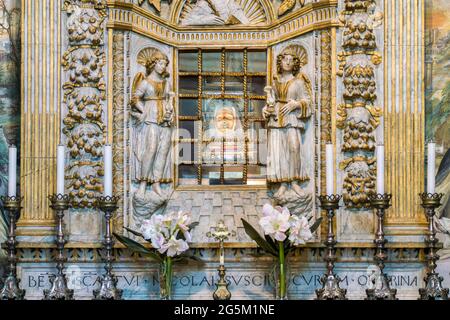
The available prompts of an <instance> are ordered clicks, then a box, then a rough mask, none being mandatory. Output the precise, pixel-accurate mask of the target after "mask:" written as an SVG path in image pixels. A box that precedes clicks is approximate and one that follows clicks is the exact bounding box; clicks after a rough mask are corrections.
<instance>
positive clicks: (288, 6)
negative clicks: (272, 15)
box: [275, 0, 307, 17]
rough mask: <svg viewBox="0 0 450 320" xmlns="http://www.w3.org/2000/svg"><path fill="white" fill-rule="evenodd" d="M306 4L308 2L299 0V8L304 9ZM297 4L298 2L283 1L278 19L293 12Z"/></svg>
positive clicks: (292, 0)
mask: <svg viewBox="0 0 450 320" xmlns="http://www.w3.org/2000/svg"><path fill="white" fill-rule="evenodd" d="M275 2H276V1H275ZM306 2H307V1H306V0H298V8H303V7H304V6H305V3H306ZM296 3H297V0H282V1H281V3H280V5H279V7H278V11H277V14H278V17H282V16H284V15H286V14H287V13H289V12H291V11H293V10H294V8H295V5H296Z"/></svg>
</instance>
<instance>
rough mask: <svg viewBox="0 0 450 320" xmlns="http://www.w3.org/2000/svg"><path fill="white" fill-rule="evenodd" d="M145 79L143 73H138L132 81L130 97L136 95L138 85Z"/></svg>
mask: <svg viewBox="0 0 450 320" xmlns="http://www.w3.org/2000/svg"><path fill="white" fill-rule="evenodd" d="M144 79H145V75H144V73H143V72H138V73H137V74H136V75H135V76H134V79H133V85H132V87H131V95H132V96H134V94H135V93H136V90H137V88H138V87H139V85H140V84H141V82H142V80H144Z"/></svg>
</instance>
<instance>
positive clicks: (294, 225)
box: [289, 215, 312, 245]
mask: <svg viewBox="0 0 450 320" xmlns="http://www.w3.org/2000/svg"><path fill="white" fill-rule="evenodd" d="M290 224H291V228H290V231H289V241H291V242H292V244H293V245H299V244H305V243H306V241H308V240H310V239H311V238H312V233H311V229H310V227H309V224H308V219H306V218H305V217H297V216H294V215H293V216H292V217H291V219H290Z"/></svg>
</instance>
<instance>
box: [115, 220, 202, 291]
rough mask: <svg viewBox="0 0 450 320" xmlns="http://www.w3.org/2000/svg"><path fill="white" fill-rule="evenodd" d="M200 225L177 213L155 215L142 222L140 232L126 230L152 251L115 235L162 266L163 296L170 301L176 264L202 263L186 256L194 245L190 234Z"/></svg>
mask: <svg viewBox="0 0 450 320" xmlns="http://www.w3.org/2000/svg"><path fill="white" fill-rule="evenodd" d="M197 225H198V223H197V222H194V223H192V216H191V214H190V213H187V212H183V211H178V212H170V213H167V214H163V215H156V214H155V215H153V216H152V217H151V218H150V219H148V220H144V221H143V222H142V224H141V227H140V230H139V231H140V232H137V231H134V230H131V229H129V228H125V229H126V230H128V231H129V232H130V233H132V234H134V235H135V236H138V237H141V238H142V239H144V240H146V241H148V242H150V243H151V245H152V249H149V248H147V247H145V246H143V245H142V244H140V243H139V242H136V241H134V240H133V239H130V238H128V237H124V236H122V235H119V234H116V233H114V236H115V237H116V238H117V239H118V240H119V241H120V242H122V243H123V244H124V245H125V246H126V247H127V248H128V249H130V250H131V251H133V252H136V253H139V254H141V255H143V256H147V257H150V258H153V259H155V260H157V261H158V262H159V263H160V271H161V272H160V290H161V292H160V295H161V298H162V299H170V297H171V294H172V282H173V280H172V279H173V263H174V262H177V261H180V260H183V259H192V260H194V261H196V262H199V263H203V262H202V261H201V260H199V259H198V258H196V257H195V256H190V255H187V254H186V252H187V251H188V250H189V244H188V242H190V241H192V236H191V233H190V231H191V230H192V229H193V228H194V227H195V226H197Z"/></svg>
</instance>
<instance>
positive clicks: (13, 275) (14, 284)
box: [0, 197, 25, 300]
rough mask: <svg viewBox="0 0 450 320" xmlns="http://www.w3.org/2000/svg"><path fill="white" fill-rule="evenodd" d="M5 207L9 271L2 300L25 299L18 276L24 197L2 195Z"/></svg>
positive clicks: (1, 293)
mask: <svg viewBox="0 0 450 320" xmlns="http://www.w3.org/2000/svg"><path fill="white" fill-rule="evenodd" d="M2 202H3V207H4V208H5V210H6V211H7V212H8V219H9V221H8V222H9V231H8V240H7V241H6V242H5V243H6V246H7V252H8V263H9V272H8V275H7V277H6V279H5V281H4V284H3V288H2V289H1V290H0V300H24V298H25V290H22V289H21V288H20V287H19V284H20V279H18V278H17V256H16V245H17V240H16V222H17V220H18V219H19V217H20V209H21V206H20V203H21V202H22V198H18V197H2Z"/></svg>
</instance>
